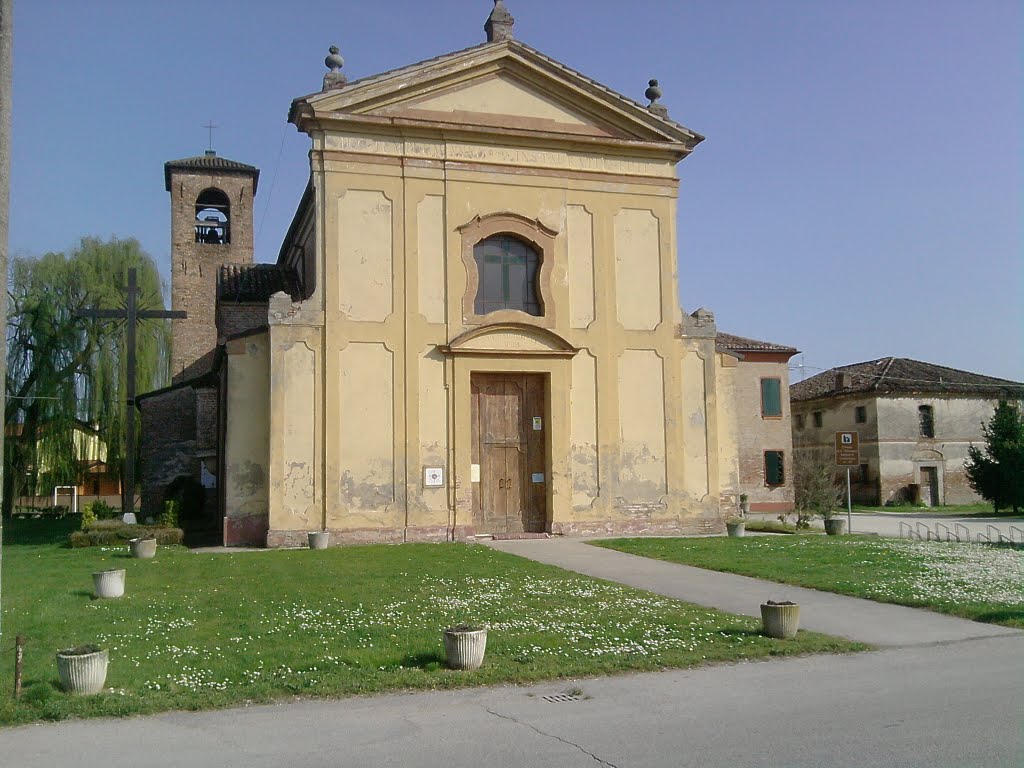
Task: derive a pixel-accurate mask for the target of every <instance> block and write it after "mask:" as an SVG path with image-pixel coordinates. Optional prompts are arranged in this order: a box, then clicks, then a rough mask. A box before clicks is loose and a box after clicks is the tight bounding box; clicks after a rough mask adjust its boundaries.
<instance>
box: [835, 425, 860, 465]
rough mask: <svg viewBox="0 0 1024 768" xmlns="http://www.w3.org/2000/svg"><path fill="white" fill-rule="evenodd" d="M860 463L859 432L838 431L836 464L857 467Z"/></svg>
mask: <svg viewBox="0 0 1024 768" xmlns="http://www.w3.org/2000/svg"><path fill="white" fill-rule="evenodd" d="M859 464H860V435H859V434H858V433H857V432H836V465H837V466H840V467H856V466H858V465H859Z"/></svg>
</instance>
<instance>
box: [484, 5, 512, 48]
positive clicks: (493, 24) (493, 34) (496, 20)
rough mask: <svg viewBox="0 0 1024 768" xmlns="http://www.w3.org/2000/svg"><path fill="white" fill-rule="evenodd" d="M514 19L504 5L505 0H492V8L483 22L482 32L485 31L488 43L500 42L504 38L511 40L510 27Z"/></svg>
mask: <svg viewBox="0 0 1024 768" xmlns="http://www.w3.org/2000/svg"><path fill="white" fill-rule="evenodd" d="M515 23H516V20H515V19H513V18H512V14H511V13H509V12H508V8H506V7H505V0H494V10H493V11H491V15H490V16H488V17H487V21H486V22H485V23H484V32H486V33H487V42H488V43H501V42H504V41H505V40H512V39H513V37H512V27H514V26H515Z"/></svg>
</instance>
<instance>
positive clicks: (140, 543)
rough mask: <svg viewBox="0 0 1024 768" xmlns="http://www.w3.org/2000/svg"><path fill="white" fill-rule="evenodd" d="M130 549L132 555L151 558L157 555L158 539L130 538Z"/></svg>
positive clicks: (141, 558) (139, 557)
mask: <svg viewBox="0 0 1024 768" xmlns="http://www.w3.org/2000/svg"><path fill="white" fill-rule="evenodd" d="M128 551H129V552H131V554H132V557H135V558H138V559H140V560H149V559H150V558H151V557H155V556H156V539H128Z"/></svg>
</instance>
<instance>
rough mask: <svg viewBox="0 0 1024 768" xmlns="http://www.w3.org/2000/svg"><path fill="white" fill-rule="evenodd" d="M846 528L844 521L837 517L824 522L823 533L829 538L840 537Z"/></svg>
mask: <svg viewBox="0 0 1024 768" xmlns="http://www.w3.org/2000/svg"><path fill="white" fill-rule="evenodd" d="M845 528H846V521H845V520H842V519H840V518H838V517H830V518H829V519H827V520H826V521H825V533H827V534H828V535H829V536H841V535H842V533H843V530H844V529H845Z"/></svg>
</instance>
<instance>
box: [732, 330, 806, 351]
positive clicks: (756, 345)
mask: <svg viewBox="0 0 1024 768" xmlns="http://www.w3.org/2000/svg"><path fill="white" fill-rule="evenodd" d="M715 346H716V347H718V349H721V350H727V351H730V352H783V353H787V352H788V353H789V354H790V355H795V354H796V353H797V352H798V351H799V350H797V349H796V348H795V347H785V346H783V345H781V344H773V343H772V342H770V341H758V340H757V339H748V338H745V337H743V336H734V335H732V334H731V333H722V332H721V331H719V333H718V335H717V336H716V337H715Z"/></svg>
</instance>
